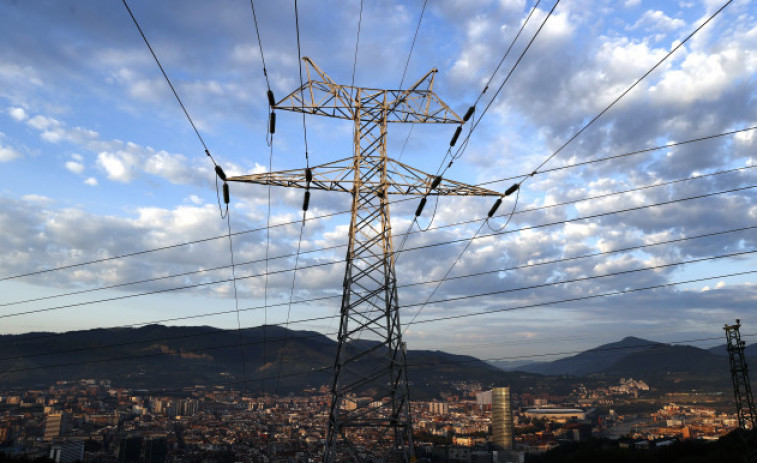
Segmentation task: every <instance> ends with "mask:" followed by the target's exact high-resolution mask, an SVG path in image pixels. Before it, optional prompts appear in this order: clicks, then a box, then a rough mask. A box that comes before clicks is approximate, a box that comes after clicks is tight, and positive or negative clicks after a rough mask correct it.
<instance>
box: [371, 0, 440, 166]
mask: <svg viewBox="0 0 757 463" xmlns="http://www.w3.org/2000/svg"><path fill="white" fill-rule="evenodd" d="M426 3H428V0H423V7H422V8H421V14H420V16H418V25H416V26H415V34H413V41H412V42H411V43H410V51H408V53H407V59H406V60H405V68H404V69H403V70H402V79H400V85H399V87H398V90H402V85H403V84H404V83H405V76H406V75H407V68H408V66H409V65H410V57H412V56H413V49H415V41H416V40H417V39H418V32H419V31H420V29H421V21H423V14H424V13H425V12H426ZM361 4H362V0H361ZM414 128H415V124H410V129H409V130H408V131H407V137H405V142H404V143H403V144H402V150H400V154H399V156H397V161H400V160H402V155H403V154H405V148H406V147H407V143H408V141H410V136H411V135H412V134H413V129H414Z"/></svg>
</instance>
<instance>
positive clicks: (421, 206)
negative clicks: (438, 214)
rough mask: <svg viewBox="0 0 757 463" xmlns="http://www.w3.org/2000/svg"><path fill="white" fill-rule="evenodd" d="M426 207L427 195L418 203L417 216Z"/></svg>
mask: <svg viewBox="0 0 757 463" xmlns="http://www.w3.org/2000/svg"><path fill="white" fill-rule="evenodd" d="M424 207H426V197H425V196H424V197H422V198H421V203H420V204H418V209H416V210H415V216H416V217H418V216H419V215H421V212H423V208H424Z"/></svg>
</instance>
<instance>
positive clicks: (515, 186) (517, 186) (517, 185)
mask: <svg viewBox="0 0 757 463" xmlns="http://www.w3.org/2000/svg"><path fill="white" fill-rule="evenodd" d="M732 1H733V0H728V1H727V2H726V3H725V4H723V6H721V7H720V9H718V10H717V11H716V12H715V13H714V14H713V15H711V16H710V17H709V18H708V19H707V20H706V21H704V22H703V23H702V24H700V25H699V26H698V27H697V28H696V29H695V30H694V31H693V32H691V33H690V34H689V35H688V36H687V37H686V38H685V39H684V40H683V41H682V42H681V43H679V44H678V45H677V46H675V47H673V49H672V50H671V51H670V52H669V53H668V54H666V55H665V56H664V57H663V58H662V59H661V60H660V61H658V62H657V63H656V64H655V65H654V66H652V67H651V68H650V69H649V70H648V71H647V72H646V73H644V74H643V75H642V76H641V77H639V78H638V79H637V80H636V81H635V82H634V83H633V84H631V86H630V87H628V88H627V89H626V90H625V91H623V92H622V93H621V94H620V95H618V97H616V98H615V99H614V100H613V101H612V102H611V103H610V104H609V105H608V106H607V107H605V109H603V110H602V111H600V112H599V114H597V115H596V116H594V118H592V119H591V120H590V121H589V122H587V123H586V124H584V126H583V127H582V128H581V129H579V130H578V131H577V132H576V133H575V134H574V135H573V136H571V137H570V138H569V139H568V140H567V141H566V142H565V143H564V144H563V145H561V146H560V147H559V148H558V149H557V150H555V151H554V152H553V153H552V154H551V155H549V156H548V157H547V158H546V159H545V160H544V161H543V162H542V163H541V164H539V166H538V167H537V168H536V169H534V170H533V171H532V173H531V174H529V175H526V176H524V177H523V178H522V179H521V180H520V181H519V182H516V183H515V184H513V185H512V186H511V187H510V188H508V189H507V190H506V191H505V193H504V194H503V195H502V196H501V197H500V198H499V199H498V200H497V202H495V204H494V206H492V208H491V209H490V211H489V214H488V216H489V218H491V217H492V216H493V215H494V213H495V212H496V210H497V208H498V207H499V205H500V204H501V202H502V199H503V198H504V197H506V196H508V195H510V194H512V193H514V192H516V191H518V192H519V191H520V188H521V186H522V185H523V183H524V182H525V181H526V180H527V179H529V178H531V176H533V175H534V174H535V173H536V172H537V171H538V170H539V169H541V168H542V167H544V165H546V164H547V163H548V162H549V161H550V160H551V159H552V158H554V157H555V156H557V155H558V154H559V153H560V152H561V151H562V150H563V149H564V148H565V147H567V146H568V145H569V144H570V143H571V142H572V141H573V140H575V139H576V138H578V137H579V136H580V135H581V134H582V133H583V132H584V131H585V130H586V129H587V128H589V127H590V126H591V125H592V124H593V123H594V122H595V121H596V120H598V119H599V118H600V117H602V115H604V114H605V113H606V112H607V111H609V110H610V109H611V108H612V107H613V106H615V104H616V103H617V102H619V101H620V100H621V99H622V98H623V97H624V96H625V95H627V94H628V93H629V92H630V91H631V90H633V89H634V88H635V87H636V86H637V85H638V84H639V83H640V82H641V81H642V80H644V79H645V78H646V77H647V76H649V75H650V74H651V73H652V72H653V71H654V70H655V69H657V68H658V67H659V66H660V65H661V64H662V63H663V62H664V61H665V60H667V59H668V58H669V57H670V56H671V55H672V54H673V53H674V52H675V51H676V50H678V49H679V48H680V47H681V46H683V44H684V43H686V42H687V41H688V40H689V39H690V38H691V37H693V36H694V34H696V33H697V32H698V31H699V30H701V29H702V28H703V27H704V26H705V25H706V24H708V23H709V22H710V21H711V20H712V19H713V18H714V17H715V16H716V15H718V14H719V13H720V12H721V11H722V10H723V9H724V8H725V7H726V6H727V5H728V4H730V3H731V2H732ZM559 2H560V0H557V2H555V4H554V5H553V6H552V9H551V10H550V12H549V14H548V15H547V18H549V16H550V15H551V14H552V12H553V11H554V10H555V8H556V7H557V5H558V3H559ZM545 23H546V19H545V20H544V21H543V22H542V24H541V25H540V26H539V29H538V30H537V32H536V34H534V36H533V37H532V38H531V41H529V43H528V45H527V46H526V48H525V49H524V50H523V52H522V53H521V55H520V57H519V58H518V60H517V61H516V63H515V64H514V65H513V68H512V69H511V71H510V73H508V75H507V77H506V78H505V79H504V81H503V82H502V84H500V86H499V88H498V89H497V91H496V92H495V94H494V96H493V97H492V99H491V100H490V101H489V104H488V105H487V106H486V107H485V108H484V111H483V112H482V114H481V116H479V118H478V120H477V121H476V122H475V123H474V124H473V126H472V127H471V129H470V131H469V133H468V135H467V136H466V139H465V140H464V142H463V144H461V146H460V148H458V151H457V154H462V152H463V150H464V149H465V147H466V146H467V140H468V139H469V138H470V136H471V135H472V134H473V131H474V130H475V128H476V127H477V126H478V124H479V123H480V122H481V118H482V117H483V115H484V114H485V113H486V112H487V111H488V109H489V107H490V106H491V105H492V103H493V102H494V100H495V99H496V97H497V95H498V94H499V92H500V91H501V90H502V88H503V87H504V85H505V83H506V82H507V81H508V79H509V77H510V76H511V75H512V72H513V71H514V70H515V68H516V67H517V65H518V63H519V62H520V60H521V59H522V58H523V56H524V55H525V53H526V51H528V49H529V48H530V46H531V44H532V43H533V41H534V40H535V39H536V37H537V35H538V33H539V31H541V29H542V27H543V26H544V24H545ZM454 159H455V156H453V157H452V159H451V161H450V164H449V166H451V163H452V162H453V161H454ZM516 204H517V202H516ZM514 212H515V207H514V208H513V209H512V211H511V212H510V218H512V214H513V213H514ZM489 218H487V219H486V222H485V223H488V220H489ZM509 220H510V219H508V223H509ZM506 225H507V224H506ZM482 228H483V226H482V227H481V228H479V230H478V231H477V232H476V234H474V235H473V238H475V237H476V236H477V234H478V233H479V232H480V230H481V229H482ZM465 249H467V246H466V247H465V248H464V250H463V252H464V251H465ZM461 256H462V253H461V254H460V255H459V256H458V258H457V259H456V260H455V261H454V263H453V264H452V267H454V266H455V265H456V264H457V262H458V261H459V259H460V257H461ZM449 271H451V269H450V270H449ZM449 271H448V272H447V273H449ZM423 307H424V305H422V306H421V308H420V309H419V310H418V313H417V314H416V316H415V317H413V320H415V318H416V317H417V315H418V314H420V313H421V312H422V310H423ZM405 330H407V327H406V328H405Z"/></svg>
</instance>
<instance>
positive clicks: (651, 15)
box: [626, 5, 686, 32]
mask: <svg viewBox="0 0 757 463" xmlns="http://www.w3.org/2000/svg"><path fill="white" fill-rule="evenodd" d="M626 6H628V5H626ZM685 25H686V21H684V20H683V19H677V18H671V17H669V16H667V15H666V14H665V13H663V12H662V11H660V10H647V11H645V12H644V14H643V15H642V16H641V18H639V19H638V20H637V21H636V23H634V24H633V25H632V26H629V27H628V29H629V30H634V29H647V30H653V31H662V32H670V31H674V30H676V29H680V28H682V27H683V26H685Z"/></svg>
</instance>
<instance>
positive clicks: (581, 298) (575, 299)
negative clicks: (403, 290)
mask: <svg viewBox="0 0 757 463" xmlns="http://www.w3.org/2000/svg"><path fill="white" fill-rule="evenodd" d="M754 273H757V270H749V271H744V272H734V273H727V274H722V275H717V276H711V277H702V278H695V279H691V280H684V281H676V282H670V283H662V284H658V285H654V286H646V287H643V288H630V289H624V290H618V291H611V292H608V293H600V294H591V295H588V296H579V297H573V298H569V299H560V300H556V301H546V302H540V303H535V304H527V305H521V306H514V307H506V308H501V309H492V310H487V311H481V312H470V313H465V314H457V315H449V316H445V317H436V318H428V319H423V320H418V321H416V322H415V324H416V325H417V324H424V323H432V322H439V321H449V320H458V319H461V318H469V317H473V316H481V315H491V314H495V313H502V312H513V311H516V310H524V309H533V308H540V307H546V306H550V305H557V304H565V303H569V302H578V301H586V300H589V299H597V298H600V297H609V296H620V295H624V294H630V293H634V292H639V291H650V290H653V289H662V288H668V287H671V286H677V285H684V284H691V283H701V282H703V281H709V280H716V279H718V278H731V277H737V276H744V275H751V274H754ZM504 291H508V290H504ZM504 291H500V292H504ZM500 292H490V293H486V294H476V295H472V296H460V297H452V298H447V299H439V300H436V301H432V302H431V303H432V304H437V303H441V302H459V301H463V300H467V299H474V298H476V297H482V296H492V295H495V294H498V293H500ZM415 305H420V304H415ZM412 306H413V304H411V305H407V306H405V307H412Z"/></svg>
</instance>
